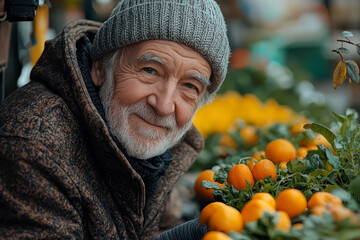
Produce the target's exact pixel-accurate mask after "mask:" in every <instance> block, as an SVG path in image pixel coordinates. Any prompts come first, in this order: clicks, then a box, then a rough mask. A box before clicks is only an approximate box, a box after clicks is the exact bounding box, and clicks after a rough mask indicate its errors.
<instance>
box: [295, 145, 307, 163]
mask: <svg viewBox="0 0 360 240" xmlns="http://www.w3.org/2000/svg"><path fill="white" fill-rule="evenodd" d="M307 153H308V149H307V148H306V147H299V148H298V149H297V150H296V157H298V158H299V159H300V160H303V159H304V157H306V155H307Z"/></svg>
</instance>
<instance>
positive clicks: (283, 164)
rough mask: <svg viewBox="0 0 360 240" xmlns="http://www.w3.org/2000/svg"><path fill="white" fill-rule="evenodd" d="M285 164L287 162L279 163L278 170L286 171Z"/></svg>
mask: <svg viewBox="0 0 360 240" xmlns="http://www.w3.org/2000/svg"><path fill="white" fill-rule="evenodd" d="M286 164H287V162H281V163H279V167H280V169H281V170H284V169H287V166H286Z"/></svg>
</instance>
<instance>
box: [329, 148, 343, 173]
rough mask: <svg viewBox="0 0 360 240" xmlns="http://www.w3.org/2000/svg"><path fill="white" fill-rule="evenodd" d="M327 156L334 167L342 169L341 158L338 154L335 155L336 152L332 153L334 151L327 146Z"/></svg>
mask: <svg viewBox="0 0 360 240" xmlns="http://www.w3.org/2000/svg"><path fill="white" fill-rule="evenodd" d="M326 156H327V158H328V159H329V164H330V165H331V166H332V167H333V168H334V169H340V168H341V164H340V159H339V157H338V156H334V154H333V153H332V151H331V150H330V149H329V148H326Z"/></svg>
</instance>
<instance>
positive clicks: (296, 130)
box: [290, 123, 305, 136]
mask: <svg viewBox="0 0 360 240" xmlns="http://www.w3.org/2000/svg"><path fill="white" fill-rule="evenodd" d="M304 125H305V123H296V124H294V125H293V126H292V127H291V128H290V134H291V135H293V136H294V135H297V134H300V133H302V132H304V131H305V129H304Z"/></svg>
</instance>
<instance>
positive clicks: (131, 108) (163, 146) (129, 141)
mask: <svg viewBox="0 0 360 240" xmlns="http://www.w3.org/2000/svg"><path fill="white" fill-rule="evenodd" d="M113 93H114V81H113V75H112V72H111V71H107V74H106V79H105V81H104V84H103V85H102V86H101V87H100V99H101V102H102V104H103V107H104V110H105V118H106V120H107V122H108V125H109V127H110V131H111V132H112V133H113V134H114V135H115V137H116V138H117V139H118V140H119V141H120V143H121V144H122V146H123V147H124V148H125V150H126V152H127V153H128V155H129V156H132V157H135V158H139V159H149V158H152V157H154V156H157V155H160V154H162V153H164V152H165V151H166V150H168V149H170V148H171V147H173V146H174V145H175V144H176V143H178V142H179V141H180V139H181V138H182V137H183V136H184V134H185V133H186V132H187V131H188V130H189V129H190V127H191V126H192V119H190V120H189V122H187V123H186V124H185V125H184V126H183V127H181V128H179V127H178V126H177V123H176V117H175V113H173V114H172V115H169V116H165V117H162V116H159V115H158V114H157V113H156V111H155V110H154V109H153V108H152V107H151V106H150V105H148V104H147V103H146V99H143V100H142V101H139V102H136V103H133V104H130V105H126V106H125V105H122V104H121V103H119V102H117V101H114V98H113ZM132 114H135V115H138V116H139V117H141V118H142V119H144V120H146V121H147V122H149V123H152V124H155V125H157V126H161V127H165V128H166V129H167V131H156V130H154V129H152V128H148V127H145V126H144V125H141V124H140V125H139V124H137V125H135V124H134V123H132V124H131V123H129V117H130V116H131V115H132ZM193 117H194V114H193Z"/></svg>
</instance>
